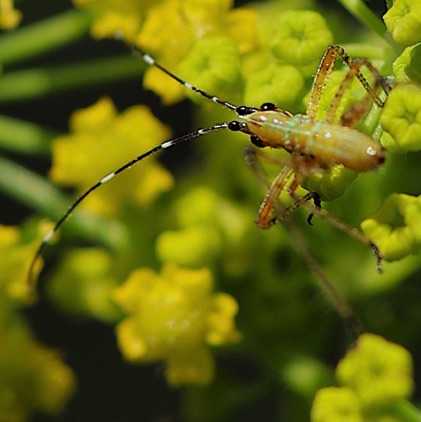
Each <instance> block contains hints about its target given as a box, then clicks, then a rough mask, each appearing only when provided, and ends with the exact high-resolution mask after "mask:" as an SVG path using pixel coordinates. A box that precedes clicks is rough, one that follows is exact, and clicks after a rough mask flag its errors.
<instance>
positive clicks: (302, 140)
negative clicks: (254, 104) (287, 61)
mask: <svg viewBox="0 0 421 422" xmlns="http://www.w3.org/2000/svg"><path fill="white" fill-rule="evenodd" d="M241 120H242V121H244V122H245V123H246V125H247V129H248V131H249V132H250V133H252V134H253V135H254V136H256V137H257V138H258V139H259V140H260V141H261V145H260V146H268V147H270V148H283V149H285V150H286V151H288V152H289V153H290V154H292V155H300V156H304V157H306V158H308V160H309V163H311V165H313V166H316V167H319V168H321V169H325V168H328V167H331V166H332V165H335V164H342V165H343V166H345V167H346V168H348V169H350V170H355V171H358V172H365V171H370V170H374V169H376V168H377V167H378V166H379V165H381V164H382V163H383V162H384V161H385V151H384V148H383V147H382V146H381V145H380V144H379V143H378V142H376V141H375V140H374V139H373V138H372V137H370V136H369V135H366V134H364V133H362V132H359V131H358V130H356V129H353V128H349V127H346V126H340V125H337V124H332V123H328V122H325V121H317V120H313V119H312V118H311V117H309V116H307V115H305V114H295V115H292V114H290V113H288V112H286V111H283V110H280V109H275V110H269V111H256V112H254V113H252V114H249V115H246V116H241Z"/></svg>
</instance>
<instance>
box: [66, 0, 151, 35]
mask: <svg viewBox="0 0 421 422" xmlns="http://www.w3.org/2000/svg"><path fill="white" fill-rule="evenodd" d="M73 3H74V5H75V6H77V7H80V8H84V9H88V10H89V11H91V13H92V14H93V16H94V18H95V19H94V23H93V25H92V28H91V32H92V36H93V37H94V38H104V37H114V36H115V34H116V33H119V34H120V35H122V36H124V37H125V39H127V40H133V38H134V37H135V35H136V34H137V32H138V31H139V28H140V26H141V23H142V20H143V19H144V18H145V15H146V13H147V11H148V8H149V7H150V5H152V4H153V3H156V0H73Z"/></svg>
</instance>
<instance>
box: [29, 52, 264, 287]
mask: <svg viewBox="0 0 421 422" xmlns="http://www.w3.org/2000/svg"><path fill="white" fill-rule="evenodd" d="M133 51H134V52H135V53H136V54H137V55H140V56H141V57H142V59H143V60H144V61H145V62H146V63H147V64H148V65H149V66H155V67H156V68H158V69H160V70H161V71H162V72H164V73H165V74H166V75H168V76H169V77H170V78H172V79H174V80H175V81H177V82H178V83H180V84H181V85H183V86H184V87H185V88H187V89H189V90H191V91H193V92H196V93H197V94H199V95H201V96H202V97H205V98H207V99H208V100H210V101H212V102H214V103H216V104H219V105H221V106H223V107H225V108H228V109H230V110H232V111H235V112H236V114H237V116H245V115H247V114H250V113H252V112H254V111H256V109H255V108H254V107H247V106H239V107H237V106H235V105H234V104H231V103H230V102H228V101H223V100H221V99H220V98H218V97H216V96H214V95H210V94H208V93H207V92H205V91H203V90H201V89H199V88H197V87H195V86H193V85H191V84H190V83H188V82H186V81H184V80H182V79H181V78H179V77H178V76H177V75H175V74H173V73H172V72H170V71H169V70H167V69H166V68H164V67H163V66H161V65H160V64H159V63H157V62H156V61H155V59H153V58H152V57H151V56H150V55H149V54H147V53H144V52H143V51H141V50H140V49H139V48H137V47H133ZM221 129H229V130H231V131H235V132H236V131H241V130H245V126H244V123H240V122H238V121H235V120H234V121H231V122H224V123H217V124H214V125H212V126H209V127H206V128H201V129H197V130H195V131H194V132H190V133H188V134H186V135H182V136H179V137H177V138H173V139H169V140H167V141H165V142H163V143H162V144H160V145H158V146H156V147H154V148H152V149H150V150H149V151H146V152H145V153H143V154H141V155H139V156H138V157H136V158H134V159H133V160H131V161H129V162H127V163H126V164H124V165H122V166H121V167H120V168H118V169H117V170H114V171H113V172H111V173H108V174H107V175H106V176H104V177H103V178H102V179H100V180H98V182H96V183H95V184H94V185H92V186H91V187H90V188H89V189H87V190H86V191H85V192H84V193H83V194H82V195H81V196H79V198H77V199H76V201H75V202H74V203H73V204H72V205H71V206H70V207H69V208H68V210H67V211H66V212H65V213H64V214H63V215H62V216H61V217H60V219H59V220H58V221H57V222H56V223H55V225H54V226H53V228H52V229H51V230H50V231H49V232H48V233H47V234H46V235H45V236H44V238H43V239H42V241H41V243H40V245H39V246H38V249H37V250H36V252H35V254H34V256H33V258H32V261H31V264H30V266H29V271H28V284H29V286H30V288H34V287H35V284H36V280H37V275H36V267H37V262H38V261H39V259H40V258H41V256H42V254H43V251H44V249H45V247H46V246H47V244H48V243H49V242H50V240H51V239H52V238H53V236H54V235H55V234H56V233H57V232H58V230H59V229H60V227H61V226H62V225H63V224H64V223H65V221H66V220H67V219H68V218H69V217H70V215H71V213H72V212H73V211H74V209H75V208H76V207H77V206H78V205H79V204H80V203H81V202H82V201H83V200H84V199H85V198H86V197H87V196H89V195H90V194H91V193H92V192H93V191H95V190H96V189H98V188H99V187H100V186H102V185H104V184H105V183H108V182H109V181H111V180H112V179H114V178H115V177H116V176H117V175H118V174H120V173H122V172H123V171H125V170H127V169H129V168H130V167H132V166H133V165H135V164H137V163H139V162H140V161H142V160H143V159H144V158H146V157H149V156H150V155H153V154H155V153H157V152H158V151H161V150H165V149H170V148H172V147H175V146H176V145H179V144H182V143H184V142H188V141H190V140H192V139H195V138H198V137H200V136H202V135H206V134H208V133H211V132H216V131H218V130H221Z"/></svg>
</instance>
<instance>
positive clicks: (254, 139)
mask: <svg viewBox="0 0 421 422" xmlns="http://www.w3.org/2000/svg"><path fill="white" fill-rule="evenodd" d="M250 141H251V143H252V144H253V145H254V146H255V147H257V148H264V147H265V146H266V145H265V144H264V143H263V141H262V140H261V139H260V138H259V137H258V136H256V135H251V136H250Z"/></svg>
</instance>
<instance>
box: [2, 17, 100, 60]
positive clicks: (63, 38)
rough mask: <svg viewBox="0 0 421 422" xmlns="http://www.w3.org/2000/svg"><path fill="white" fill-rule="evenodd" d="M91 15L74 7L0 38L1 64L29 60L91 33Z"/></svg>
mask: <svg viewBox="0 0 421 422" xmlns="http://www.w3.org/2000/svg"><path fill="white" fill-rule="evenodd" d="M91 20H92V18H91V16H90V15H89V14H88V13H86V12H82V11H80V10H70V11H68V12H65V13H62V14H60V15H57V16H54V17H53V18H49V19H45V20H43V21H41V22H39V23H35V24H32V25H28V26H26V27H23V28H20V29H17V30H16V31H14V32H10V33H8V34H5V35H2V36H1V37H0V63H2V64H3V65H8V64H12V63H17V62H21V61H24V60H28V59H30V58H31V57H36V56H39V55H40V54H43V53H45V52H48V51H51V50H54V49H57V48H59V47H61V46H63V45H67V44H69V43H71V42H74V41H76V40H78V39H80V38H81V37H83V36H85V35H86V34H87V33H88V32H89V28H90V24H91Z"/></svg>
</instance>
